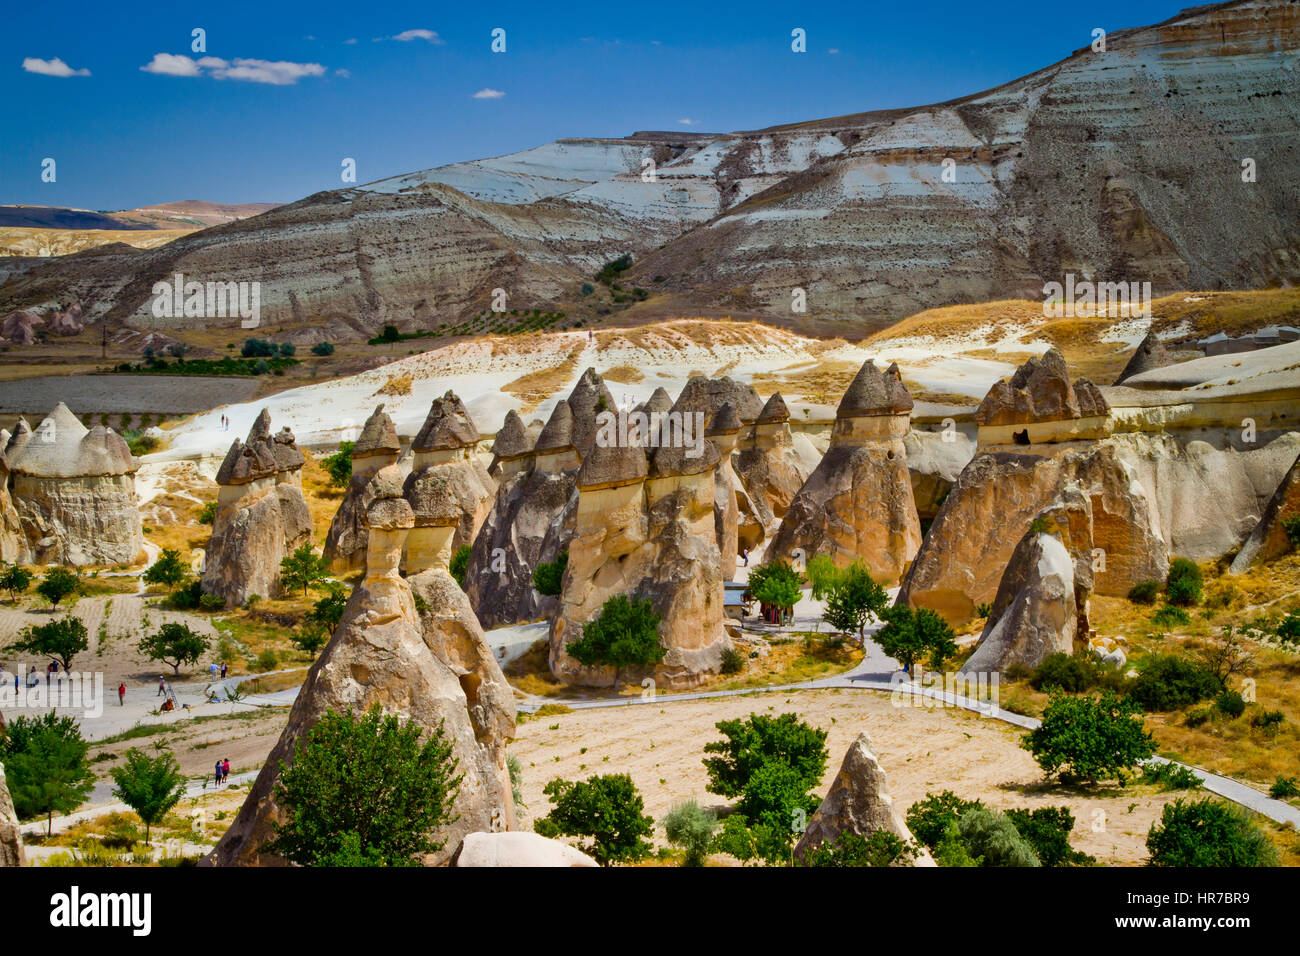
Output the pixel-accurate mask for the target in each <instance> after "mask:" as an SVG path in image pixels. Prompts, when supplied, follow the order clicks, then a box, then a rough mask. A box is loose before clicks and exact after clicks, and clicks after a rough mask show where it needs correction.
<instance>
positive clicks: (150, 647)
mask: <svg viewBox="0 0 1300 956" xmlns="http://www.w3.org/2000/svg"><path fill="white" fill-rule="evenodd" d="M210 643H211V642H210V641H209V640H208V639H207V638H206V637H204V636H203V635H202V634H196V633H194V632H193V631H191V630H190V629H189V628H188V627H186V626H185V625H184V624H182V623H180V622H179V621H167V622H166V623H165V624H163V625H162V626H161V627H159V628H158V630H157V631H156V632H155V633H153V634H150V635H147V636H145V637H142V638H140V643H139V644H138V645H137V646H138V647H139V649H140V653H141V654H143V655H144V656H145V657H147V658H149V659H150V660H153V661H159V662H161V663H163V664H168V665H170V666H171V669H172V672H173V673H174V674H176V675H179V674H180V672H181V665H182V664H193V663H194V662H195V661H197V660H198V659H199V658H200V657H202V656H203V654H204V652H206V651H207V649H208V646H209V644H210Z"/></svg>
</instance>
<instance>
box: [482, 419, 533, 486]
mask: <svg viewBox="0 0 1300 956" xmlns="http://www.w3.org/2000/svg"><path fill="white" fill-rule="evenodd" d="M532 454H533V441H532V439H531V438H529V436H528V428H527V426H526V425H524V420H523V419H522V418H520V417H519V413H518V412H516V411H515V410H514V409H513V408H512V409H510V411H508V412H506V417H505V421H504V422H502V423H501V428H500V429H499V430H498V431H497V433H496V437H495V438H494V439H493V441H492V464H490V465H489V466H488V474H490V475H491V476H492V477H493V478H495V479H496V480H497V481H504V480H505V479H506V478H508V477H509V476H510V475H512V474H514V473H515V472H516V471H521V470H527V469H528V468H530V467H531V466H532V462H531V460H530V459H531V456H532Z"/></svg>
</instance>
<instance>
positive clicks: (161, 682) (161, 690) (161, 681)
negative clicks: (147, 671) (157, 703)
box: [154, 674, 167, 697]
mask: <svg viewBox="0 0 1300 956" xmlns="http://www.w3.org/2000/svg"><path fill="white" fill-rule="evenodd" d="M166 695H167V678H166V677H163V676H162V675H161V674H160V675H158V693H156V694H154V696H155V697H165V696H166Z"/></svg>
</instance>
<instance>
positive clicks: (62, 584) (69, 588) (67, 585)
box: [36, 568, 81, 607]
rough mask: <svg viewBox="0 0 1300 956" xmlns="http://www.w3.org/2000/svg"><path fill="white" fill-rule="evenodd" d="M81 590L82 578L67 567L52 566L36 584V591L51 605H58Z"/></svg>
mask: <svg viewBox="0 0 1300 956" xmlns="http://www.w3.org/2000/svg"><path fill="white" fill-rule="evenodd" d="M80 590H81V578H79V577H77V575H76V574H75V573H73V572H72V571H69V570H68V569H67V568H50V570H48V571H46V572H45V576H44V577H43V578H41V582H40V583H39V584H38V585H36V593H37V594H39V595H40V596H41V597H43V598H45V600H47V601H49V602H50V606H51V607H58V606H59V602H60V601H62V600H63V599H64V598H67V597H71V596H72V595H73V594H76V593H77V592H78V591H80Z"/></svg>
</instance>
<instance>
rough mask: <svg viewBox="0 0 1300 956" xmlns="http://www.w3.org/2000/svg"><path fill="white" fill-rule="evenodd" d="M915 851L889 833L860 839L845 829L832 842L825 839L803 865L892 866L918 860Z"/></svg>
mask: <svg viewBox="0 0 1300 956" xmlns="http://www.w3.org/2000/svg"><path fill="white" fill-rule="evenodd" d="M915 857H916V848H915V847H913V846H910V845H909V844H907V843H906V842H904V841H903V840H900V839H899V838H898V837H896V836H895V835H894V834H892V833H890V832H889V831H888V830H873V831H872V833H871V835H870V836H866V837H863V836H860V835H858V834H856V833H854V832H853V831H852V830H845V831H843V832H842V833H840V834H839V836H837V837H836V838H835V839H834V840H833V841H832V840H823V841H822V842H821V843H819V844H817V845H816V846H815V847H813V848H812V849H811V850H809V851H808V853H807V854H806V855H805V856H804V859H803V865H804V866H854V867H862V866H893V865H895V864H905V863H907V862H908V861H909V860H912V859H915Z"/></svg>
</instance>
